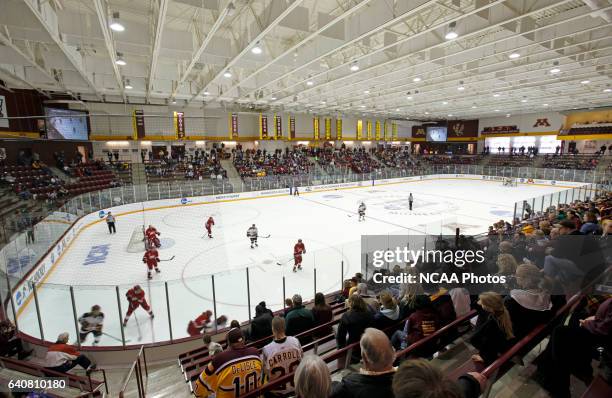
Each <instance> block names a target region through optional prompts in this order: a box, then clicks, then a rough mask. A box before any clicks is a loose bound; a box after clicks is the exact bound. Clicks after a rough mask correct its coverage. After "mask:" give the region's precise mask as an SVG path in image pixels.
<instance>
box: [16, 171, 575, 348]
mask: <svg viewBox="0 0 612 398" xmlns="http://www.w3.org/2000/svg"><path fill="white" fill-rule="evenodd" d="M564 189H566V188H562V187H556V186H534V185H523V184H520V185H519V186H518V187H503V186H502V183H501V182H500V181H481V180H456V179H448V180H445V179H442V180H424V181H414V182H403V183H396V184H389V185H381V186H374V187H361V188H355V189H343V190H337V191H328V192H317V193H305V192H302V193H301V194H302V196H300V197H299V198H297V197H290V196H283V197H274V198H265V197H262V198H258V199H253V200H244V201H237V202H226V203H218V204H203V205H198V206H190V207H179V208H172V209H160V210H154V211H147V212H145V214H144V217H143V214H142V213H140V214H131V215H126V216H121V217H119V219H118V221H117V234H116V235H109V234H108V231H107V229H106V225H105V224H104V223H98V224H95V225H93V226H92V227H90V228H87V229H85V230H83V232H82V233H81V234H80V235H79V237H78V238H77V239H76V240H75V241H74V243H73V244H72V245H71V246H70V248H69V249H68V251H67V252H66V253H65V254H64V256H63V257H62V259H61V262H60V264H58V266H57V267H56V268H55V270H54V272H53V273H52V274H51V275H50V277H49V278H48V279H47V281H46V283H45V284H44V285H43V286H42V287H41V288H39V291H38V296H39V304H40V309H41V311H40V312H41V317H42V323H43V326H44V335H45V338H46V339H48V340H52V339H54V338H55V337H56V336H57V335H58V334H59V333H61V332H64V331H69V332H70V334H71V336H73V338H74V336H75V326H74V321H73V316H72V304H71V298H70V292H69V289H68V287H67V285H73V286H74V297H75V303H76V311H77V314H78V315H81V314H82V313H84V312H86V311H88V310H89V308H90V307H91V306H92V305H94V304H99V305H101V306H102V309H103V311H104V313H105V315H106V321H105V328H104V331H105V332H106V333H108V334H109V335H111V336H113V337H115V338H120V336H121V330H120V315H119V309H118V306H117V293H116V290H115V286H116V285H119V297H120V300H121V307H122V308H121V310H122V311H123V312H125V310H126V302H125V296H124V295H125V292H126V291H127V289H128V288H130V287H131V286H132V285H134V284H136V283H139V284H141V285H142V286H143V287H144V288H145V291H146V295H147V299H148V300H149V303H150V304H151V305H152V308H153V311H154V313H155V319H154V320H153V321H150V320H149V319H148V316H147V314H146V313H145V312H144V311H142V310H141V309H139V310H137V311H136V313H135V314H136V316H137V317H138V323H137V322H136V319H135V318H134V316H132V319H130V322H129V323H128V326H127V327H126V329H125V335H126V339H128V340H129V342H128V344H137V343H146V342H152V341H164V340H168V339H169V337H170V333H169V327H168V324H169V322H168V311H167V305H166V292H165V285H164V282H165V281H168V299H169V302H170V309H171V323H172V332H173V337H174V338H175V339H176V338H181V337H186V335H187V334H186V327H187V323H188V322H189V320H191V319H194V318H195V317H196V316H197V315H198V314H199V313H200V312H202V311H203V310H206V309H211V310H212V309H213V304H212V297H213V291H212V278H211V276H210V275H211V274H215V298H216V302H217V308H216V313H217V315H221V314H225V315H227V316H228V318H229V319H230V320H231V319H238V320H240V321H244V320H247V319H248V307H247V278H246V268H247V267H248V268H249V280H250V296H251V297H250V303H251V308H254V307H255V305H256V304H257V303H258V302H260V301H262V300H265V301H266V303H267V304H268V307H270V308H272V309H274V310H276V309H279V308H282V298H283V289H282V286H283V277H284V278H285V293H286V296H287V297H291V296H292V295H293V294H295V293H300V294H301V295H302V296H303V298H304V300H307V299H310V298H312V297H313V296H314V289H315V286H314V268H315V266H316V275H317V277H316V289H317V291H321V292H324V293H329V292H333V291H335V290H339V289H340V287H341V281H342V275H341V270H342V269H343V271H344V277H346V276H349V275H353V274H354V273H355V272H358V271H359V270H360V258H359V253H360V239H361V236H362V235H366V234H370V235H373V234H406V233H409V234H422V233H428V234H434V235H435V234H439V233H440V232H442V233H445V234H453V233H454V229H455V227H456V226H459V227H460V228H461V230H462V233H465V234H478V233H482V232H485V231H486V228H487V226H488V225H490V224H491V223H492V222H493V221H497V220H499V219H500V218H503V219H506V220H511V218H512V213H513V210H514V203H515V202H516V201H519V200H522V199H527V198H532V197H535V196H540V195H545V194H549V193H552V192H557V191H561V190H564ZM410 192H412V194H413V196H414V207H413V211H412V212H410V211H408V203H407V198H408V195H409V193H410ZM362 200H363V201H364V202H365V204H366V205H367V215H366V221H365V222H358V221H357V216H356V209H357V206H358V204H359V203H360V201H362ZM209 215H213V217H214V219H215V223H216V225H215V226H214V228H213V235H214V238H213V239H209V238H208V237H203V236H204V235H205V231H204V222H205V220H206V219H207V218H208V216H209ZM143 221H144V223H145V224H147V225H148V224H153V225H154V226H156V227H157V229H158V230H159V231H161V240H162V244H163V247H162V248H161V250H160V257H161V258H162V259H164V258H170V257H171V256H175V258H174V260H172V261H168V262H162V263H161V265H160V268H161V270H162V272H161V274H159V275H155V276H154V279H153V281H152V282H150V283H149V282H147V279H146V267H145V265H144V264H143V263H142V261H141V259H142V253H128V252H127V251H126V247H127V244H128V242H129V239H130V236H131V234H132V231H133V230H134V228H136V227H137V226H139V225H141V224H142V223H143ZM253 223H255V224H256V225H257V227H258V228H259V233H260V236H266V235H268V234H270V238H268V239H264V238H260V239H259V247H258V248H256V249H251V248H250V246H249V241H248V239H247V238H246V230H247V228H248V227H249V226H250V225H251V224H253ZM298 238H301V239H303V241H304V243H305V245H306V249H307V254H306V255H305V256H304V265H303V268H304V269H303V270H302V271H300V272H299V273H293V272H292V270H291V266H292V262H291V259H292V251H293V245H294V244H295V242H296V241H297V239H298ZM101 244H110V248H109V255H108V257H107V258H106V261H105V262H104V263H103V264H94V265H84V262H85V258H86V257H87V255H88V253H89V252H90V249H91V247H92V246H95V245H101ZM277 262H282V263H284V265H282V266H279V265H277V264H276V263H277ZM342 262H343V268H342V266H341V264H342ZM122 315H123V314H122ZM19 322H20V327H21V328H22V329H23V330H24V331H25V332H27V333H29V334H32V335H34V336H38V337H40V333H39V327H38V321H37V316H36V311H35V303H34V301H31V302H30V303H29V304H28V306H27V308H26V309H25V311H24V312H23V313H22V315H21V316H20V318H19ZM139 335H140V339H139ZM89 343H91V340H88V342H87V344H89ZM102 344H103V345H116V344H119V343H118V342H117V341H115V340H113V338H112V337H108V336H104V337H103V339H102Z"/></svg>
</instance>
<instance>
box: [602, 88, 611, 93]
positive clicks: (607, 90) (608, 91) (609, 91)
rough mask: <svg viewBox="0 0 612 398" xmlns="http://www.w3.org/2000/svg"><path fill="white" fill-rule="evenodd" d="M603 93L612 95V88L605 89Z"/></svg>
mask: <svg viewBox="0 0 612 398" xmlns="http://www.w3.org/2000/svg"><path fill="white" fill-rule="evenodd" d="M603 92H604V93H612V88H604V89H603Z"/></svg>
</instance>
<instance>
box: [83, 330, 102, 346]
mask: <svg viewBox="0 0 612 398" xmlns="http://www.w3.org/2000/svg"><path fill="white" fill-rule="evenodd" d="M89 333H92V334H93V335H94V339H97V338H99V337H100V336H102V332H100V331H99V330H81V331H80V332H79V341H80V342H81V343H82V342H84V341H85V339H86V338H87V335H88V334H89Z"/></svg>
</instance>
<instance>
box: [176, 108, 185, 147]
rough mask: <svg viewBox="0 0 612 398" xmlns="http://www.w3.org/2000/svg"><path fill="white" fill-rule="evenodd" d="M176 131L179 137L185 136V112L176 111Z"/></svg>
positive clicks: (180, 138)
mask: <svg viewBox="0 0 612 398" xmlns="http://www.w3.org/2000/svg"><path fill="white" fill-rule="evenodd" d="M174 132H175V133H176V138H177V139H179V140H182V139H184V138H185V114H184V113H183V112H174Z"/></svg>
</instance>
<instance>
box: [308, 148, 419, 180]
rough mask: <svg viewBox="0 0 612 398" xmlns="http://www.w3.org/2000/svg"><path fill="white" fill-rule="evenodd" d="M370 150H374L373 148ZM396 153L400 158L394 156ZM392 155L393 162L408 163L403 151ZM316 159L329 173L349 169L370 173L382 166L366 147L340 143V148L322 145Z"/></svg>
mask: <svg viewBox="0 0 612 398" xmlns="http://www.w3.org/2000/svg"><path fill="white" fill-rule="evenodd" d="M371 152H374V149H372V150H371ZM398 155H399V156H400V157H401V159H397V158H396V156H398ZM393 157H394V160H393V162H399V163H398V164H400V165H401V164H408V163H406V154H404V153H399V151H398V152H397V153H394V156H393ZM316 159H317V163H318V164H319V165H320V166H321V167H322V168H323V169H324V170H325V171H326V172H327V173H329V174H338V173H346V172H349V171H350V172H352V173H357V174H361V173H371V172H373V171H376V170H378V169H380V168H382V167H383V164H382V162H380V161H378V160H376V159H375V158H374V157H372V156H370V153H368V151H367V150H366V148H364V147H354V148H348V147H347V146H346V145H345V144H342V145H341V147H340V148H333V147H329V146H327V147H324V148H323V149H322V150H321V151H318V153H317V157H316ZM381 160H382V159H381ZM389 167H392V166H389ZM399 167H403V166H399Z"/></svg>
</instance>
